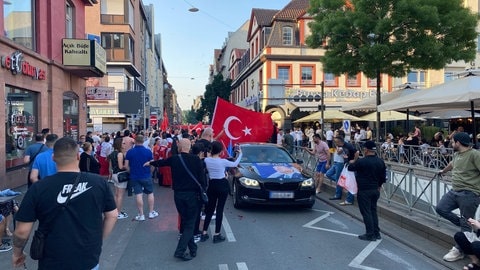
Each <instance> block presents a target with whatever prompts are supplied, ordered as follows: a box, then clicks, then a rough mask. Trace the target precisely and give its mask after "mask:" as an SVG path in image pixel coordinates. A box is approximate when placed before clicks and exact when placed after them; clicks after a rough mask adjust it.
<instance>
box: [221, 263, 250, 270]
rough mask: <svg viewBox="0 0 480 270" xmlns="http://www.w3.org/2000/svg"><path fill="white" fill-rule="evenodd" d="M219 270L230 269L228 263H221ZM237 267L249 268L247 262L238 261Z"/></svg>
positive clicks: (241, 268)
mask: <svg viewBox="0 0 480 270" xmlns="http://www.w3.org/2000/svg"><path fill="white" fill-rule="evenodd" d="M218 269H219V270H228V264H219V265H218ZM237 269H238V270H248V267H247V264H246V263H244V262H237Z"/></svg>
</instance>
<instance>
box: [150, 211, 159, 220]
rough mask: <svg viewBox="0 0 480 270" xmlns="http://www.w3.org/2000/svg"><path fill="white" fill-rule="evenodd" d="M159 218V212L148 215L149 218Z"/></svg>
mask: <svg viewBox="0 0 480 270" xmlns="http://www.w3.org/2000/svg"><path fill="white" fill-rule="evenodd" d="M156 217H158V213H157V211H155V210H153V211H152V212H150V213H148V218H156Z"/></svg>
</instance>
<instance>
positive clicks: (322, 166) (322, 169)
mask: <svg viewBox="0 0 480 270" xmlns="http://www.w3.org/2000/svg"><path fill="white" fill-rule="evenodd" d="M326 166H327V161H319V162H318V164H317V168H316V169H315V171H316V172H318V173H323V174H325V173H326V172H327V168H326Z"/></svg>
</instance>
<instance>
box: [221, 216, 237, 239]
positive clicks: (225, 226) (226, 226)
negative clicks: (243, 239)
mask: <svg viewBox="0 0 480 270" xmlns="http://www.w3.org/2000/svg"><path fill="white" fill-rule="evenodd" d="M222 225H223V229H224V230H225V236H226V237H227V240H228V242H237V239H235V236H234V235H233V232H232V228H231V227H230V223H228V220H227V218H226V217H225V216H224V217H223V222H222Z"/></svg>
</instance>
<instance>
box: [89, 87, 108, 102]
mask: <svg viewBox="0 0 480 270" xmlns="http://www.w3.org/2000/svg"><path fill="white" fill-rule="evenodd" d="M85 90H86V94H87V100H115V88H114V87H104V86H97V87H92V86H89V87H86V88H85Z"/></svg>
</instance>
